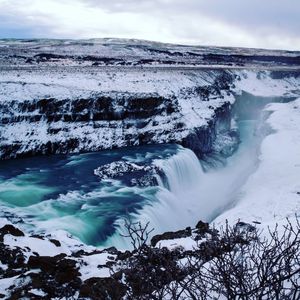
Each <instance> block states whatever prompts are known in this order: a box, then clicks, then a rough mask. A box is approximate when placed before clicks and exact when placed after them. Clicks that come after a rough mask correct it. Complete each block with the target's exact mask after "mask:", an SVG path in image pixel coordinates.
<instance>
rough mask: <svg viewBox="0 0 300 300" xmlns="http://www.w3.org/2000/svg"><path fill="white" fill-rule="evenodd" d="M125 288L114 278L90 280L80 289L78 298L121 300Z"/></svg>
mask: <svg viewBox="0 0 300 300" xmlns="http://www.w3.org/2000/svg"><path fill="white" fill-rule="evenodd" d="M126 291H127V288H126V286H125V285H124V284H122V283H120V282H119V281H117V280H115V279H114V278H90V279H88V280H86V281H85V282H84V283H83V285H82V287H81V288H80V297H85V298H89V299H93V300H94V299H95V300H98V299H116V300H118V299H122V297H123V296H124V295H125V293H126Z"/></svg>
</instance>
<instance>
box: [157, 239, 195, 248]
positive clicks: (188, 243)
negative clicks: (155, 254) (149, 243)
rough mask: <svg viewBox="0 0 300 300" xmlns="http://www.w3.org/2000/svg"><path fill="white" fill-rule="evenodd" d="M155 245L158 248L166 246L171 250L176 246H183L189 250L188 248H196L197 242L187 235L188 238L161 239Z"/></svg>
mask: <svg viewBox="0 0 300 300" xmlns="http://www.w3.org/2000/svg"><path fill="white" fill-rule="evenodd" d="M155 247H157V248H163V247H166V248H168V249H169V250H174V249H176V248H183V249H184V250H185V251H188V250H195V249H196V248H197V242H196V241H195V240H194V239H193V238H192V237H186V238H178V239H172V240H163V241H159V242H158V243H157V244H156V246H155Z"/></svg>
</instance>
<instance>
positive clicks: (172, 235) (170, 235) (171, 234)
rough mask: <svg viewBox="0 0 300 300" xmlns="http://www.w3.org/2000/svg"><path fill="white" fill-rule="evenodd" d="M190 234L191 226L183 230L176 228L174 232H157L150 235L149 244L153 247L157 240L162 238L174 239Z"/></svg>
mask: <svg viewBox="0 0 300 300" xmlns="http://www.w3.org/2000/svg"><path fill="white" fill-rule="evenodd" d="M191 235H192V229H191V227H187V228H186V229H184V230H178V231H175V232H172V231H170V232H165V233H163V234H158V235H155V236H154V237H152V239H151V245H152V246H153V247H154V246H155V245H156V244H157V243H158V242H159V241H162V240H174V239H180V238H184V237H189V236H191Z"/></svg>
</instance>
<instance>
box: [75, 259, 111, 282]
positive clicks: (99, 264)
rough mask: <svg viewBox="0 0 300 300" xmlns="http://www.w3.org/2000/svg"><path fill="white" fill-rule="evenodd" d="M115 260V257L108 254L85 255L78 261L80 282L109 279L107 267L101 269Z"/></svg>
mask: <svg viewBox="0 0 300 300" xmlns="http://www.w3.org/2000/svg"><path fill="white" fill-rule="evenodd" d="M115 258H116V256H115V255H111V254H109V253H100V254H93V255H87V256H84V257H83V258H81V259H79V260H78V262H79V266H80V271H79V272H80V273H81V280H82V281H85V280H87V279H89V278H93V277H101V278H103V277H110V275H111V270H110V269H109V268H107V267H103V266H104V265H105V264H106V263H107V262H108V261H113V260H114V259H115Z"/></svg>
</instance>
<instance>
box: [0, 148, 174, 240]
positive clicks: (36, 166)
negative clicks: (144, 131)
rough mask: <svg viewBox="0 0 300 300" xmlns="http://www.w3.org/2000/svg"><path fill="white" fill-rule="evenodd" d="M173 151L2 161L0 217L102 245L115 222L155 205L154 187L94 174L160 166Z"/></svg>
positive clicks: (140, 150) (137, 150)
mask: <svg viewBox="0 0 300 300" xmlns="http://www.w3.org/2000/svg"><path fill="white" fill-rule="evenodd" d="M178 148H179V147H178V146H177V145H158V146H143V147H132V148H126V149H119V150H110V151H102V152H99V153H90V154H80V155H57V156H49V157H34V158H26V159H18V160H11V161H4V162H3V161H2V162H1V164H0V205H1V214H2V215H5V216H8V217H9V218H11V219H12V220H14V221H22V220H23V221H25V223H26V227H27V229H29V230H32V231H34V232H43V231H46V232H51V231H54V230H56V229H64V230H67V231H68V232H70V233H71V234H73V235H75V236H77V237H78V238H80V239H81V240H82V241H83V242H85V243H87V244H92V245H102V244H103V243H104V242H105V241H106V240H107V239H108V238H109V237H111V236H112V235H113V234H114V233H115V230H116V223H115V222H116V221H117V220H119V219H121V218H123V217H124V216H126V215H128V214H131V213H135V212H137V211H138V210H140V209H141V208H142V207H143V206H144V205H146V204H147V203H149V202H150V203H151V201H154V200H155V194H156V192H157V187H146V188H141V187H137V186H130V185H128V183H127V182H126V181H127V180H126V179H127V178H126V177H124V178H122V179H121V180H107V181H101V180H100V178H99V177H97V176H95V175H94V169H96V168H97V167H99V166H101V165H104V164H108V163H110V162H113V161H117V160H127V161H131V162H135V163H138V164H145V163H151V162H152V161H153V160H157V159H161V160H164V159H167V158H168V157H170V156H172V155H174V154H175V153H176V152H177V151H178Z"/></svg>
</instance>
